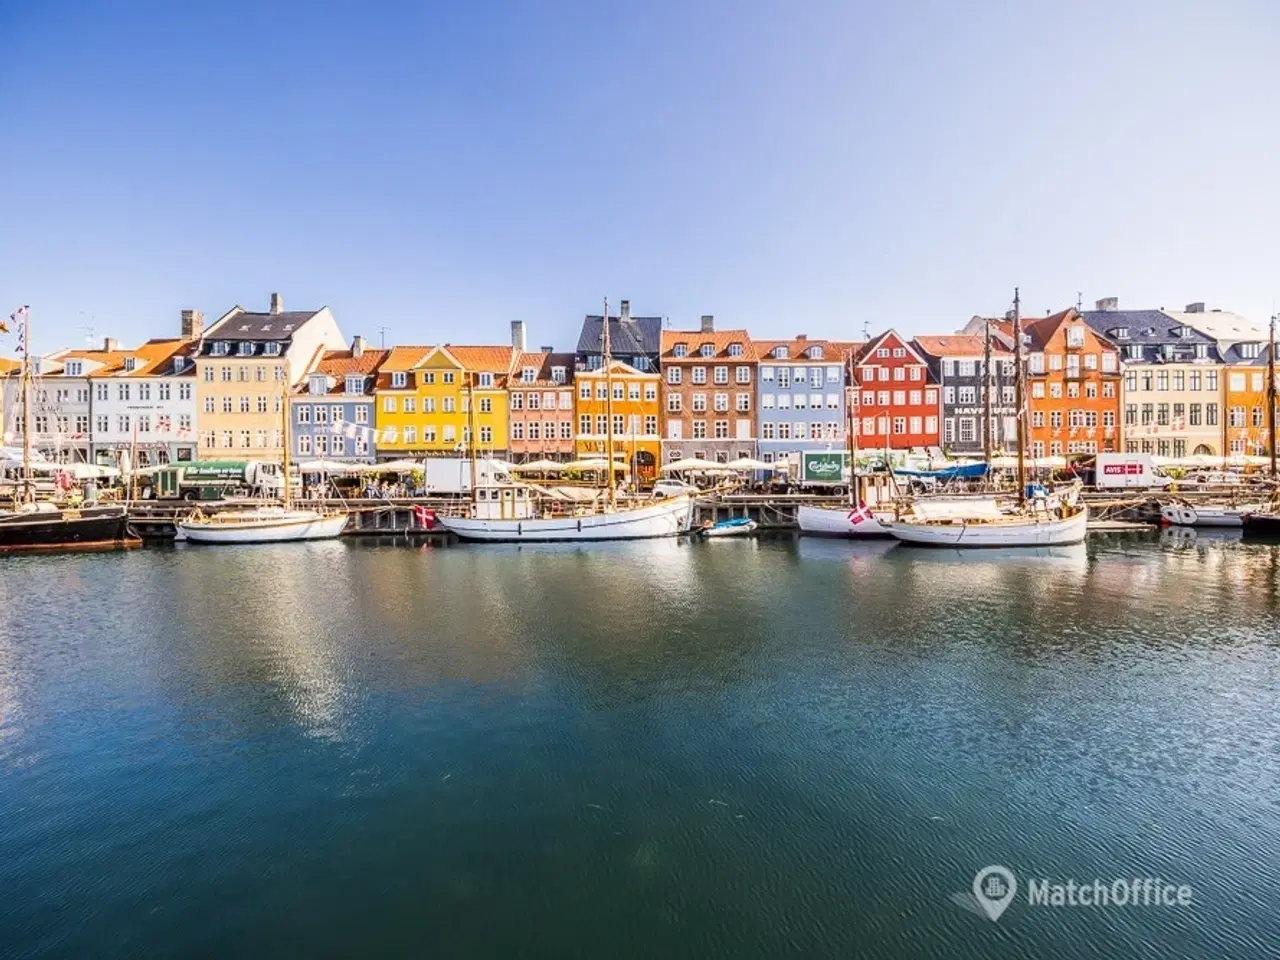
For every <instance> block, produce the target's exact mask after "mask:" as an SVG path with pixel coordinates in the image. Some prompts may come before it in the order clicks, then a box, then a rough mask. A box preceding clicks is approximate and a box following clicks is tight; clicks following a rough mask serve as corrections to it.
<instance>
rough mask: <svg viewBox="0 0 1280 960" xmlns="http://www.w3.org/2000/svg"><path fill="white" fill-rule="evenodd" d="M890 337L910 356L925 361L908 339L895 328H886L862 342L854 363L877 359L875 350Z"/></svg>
mask: <svg viewBox="0 0 1280 960" xmlns="http://www.w3.org/2000/svg"><path fill="white" fill-rule="evenodd" d="M890 337H892V338H893V339H894V340H897V341H898V343H900V344H902V346H903V348H904V349H905V350H906V351H907V352H908V353H910V354H911V356H913V357H915V359H916V360H918V361H919V362H920V363H924V362H925V359H924V357H922V356H921V355H920V351H918V350H917V349H916V348H915V347H914V346H912V344H911V341H910V340H908V339H907V338H906V337H904V336H902V335H901V334H900V333H898V331H897V330H894V329H892V328H890V329H888V330H886V331H885V332H884V333H882V334H880V335H879V336H878V337H872V338H871V339H870V340H868V341H867V342H866V343H864V344H863V345H862V350H861V351H860V352H859V354H858V356H856V357H854V358H853V362H854V364H855V365H858V366H861V365H862V364H864V363H867V362H868V361H872V360H877V359H878V358H877V357H876V355H875V353H876V351H877V350H879V349H880V346H881V344H883V343H884V342H885V341H886V340H888V339H889V338H890ZM877 366H878V364H877Z"/></svg>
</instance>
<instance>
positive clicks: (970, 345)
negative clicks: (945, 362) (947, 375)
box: [915, 333, 1009, 357]
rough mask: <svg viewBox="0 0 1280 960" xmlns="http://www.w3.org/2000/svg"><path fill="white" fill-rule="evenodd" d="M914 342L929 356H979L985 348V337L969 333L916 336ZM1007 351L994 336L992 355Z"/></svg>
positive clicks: (1003, 353)
mask: <svg viewBox="0 0 1280 960" xmlns="http://www.w3.org/2000/svg"><path fill="white" fill-rule="evenodd" d="M915 344H916V346H917V347H918V348H919V350H920V351H921V352H922V353H927V354H928V355H929V356H931V357H981V356H982V355H983V351H984V350H985V349H986V343H985V338H983V337H977V336H970V335H969V334H963V333H958V334H951V335H949V336H945V337H916V338H915ZM1008 352H1009V351H1008V350H1006V349H1005V347H1004V344H1002V343H1000V342H999V341H998V340H996V339H995V338H994V337H993V338H992V340H991V353H992V355H993V356H994V355H996V354H999V355H1001V356H1004V355H1005V354H1007V353H1008Z"/></svg>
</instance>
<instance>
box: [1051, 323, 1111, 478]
mask: <svg viewBox="0 0 1280 960" xmlns="http://www.w3.org/2000/svg"><path fill="white" fill-rule="evenodd" d="M1072 330H1080V331H1083V333H1081V334H1077V335H1076V336H1078V337H1079V338H1080V339H1079V340H1078V341H1076V342H1079V343H1080V344H1081V345H1080V346H1073V345H1069V342H1070V337H1071V333H1070V331H1072ZM1030 350H1031V353H1030V356H1029V357H1028V360H1027V384H1028V387H1027V389H1028V393H1029V399H1028V412H1029V414H1030V419H1031V428H1030V431H1029V437H1028V439H1029V440H1030V451H1029V452H1030V454H1031V455H1032V456H1046V455H1049V456H1056V455H1066V454H1068V453H1073V452H1075V453H1088V452H1107V451H1118V450H1123V449H1124V447H1123V446H1122V445H1121V428H1120V380H1121V376H1120V364H1119V354H1118V352H1117V350H1116V348H1115V347H1113V346H1111V345H1110V344H1109V343H1107V342H1106V341H1104V340H1103V339H1102V338H1100V337H1099V336H1098V335H1097V334H1095V333H1094V332H1093V330H1092V329H1091V328H1090V327H1089V325H1088V324H1087V323H1085V322H1084V321H1083V320H1081V319H1078V318H1077V319H1071V318H1068V319H1066V320H1064V321H1063V322H1062V323H1061V324H1059V325H1058V327H1057V329H1056V330H1055V331H1054V332H1053V334H1052V335H1051V336H1050V337H1049V338H1048V340H1047V341H1045V342H1044V343H1043V344H1036V345H1034V346H1032V347H1031V348H1030ZM1037 357H1040V358H1041V360H1042V362H1041V361H1038V360H1037ZM1073 358H1074V359H1073ZM1090 358H1092V361H1091V360H1090ZM1090 363H1092V364H1093V365H1092V366H1090ZM1073 394H1075V395H1074V396H1073ZM1073 411H1074V413H1075V418H1074V419H1075V425H1073Z"/></svg>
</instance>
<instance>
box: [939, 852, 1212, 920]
mask: <svg viewBox="0 0 1280 960" xmlns="http://www.w3.org/2000/svg"><path fill="white" fill-rule="evenodd" d="M972 891H973V892H972V895H970V893H969V892H968V891H966V892H964V893H956V894H952V896H951V899H952V900H953V901H954V902H955V903H957V904H959V905H960V906H962V907H964V908H965V909H966V910H971V911H973V912H974V913H981V914H982V915H984V916H985V917H986V918H987V919H988V920H992V921H995V920H999V919H1000V916H1001V914H1003V913H1004V912H1005V910H1007V909H1008V908H1009V905H1010V904H1011V903H1013V899H1014V897H1016V896H1017V894H1018V880H1017V878H1016V877H1015V876H1014V875H1013V871H1012V870H1010V869H1009V868H1008V867H1004V866H1001V865H1000V864H992V865H991V866H989V867H983V868H982V869H981V870H979V871H978V872H977V874H975V875H974V878H973V887H972ZM1026 900H1027V906H1030V907H1187V906H1190V905H1191V903H1192V890H1191V888H1190V887H1189V886H1187V885H1186V884H1172V883H1167V882H1165V881H1164V880H1162V879H1161V878H1159V877H1134V878H1128V877H1121V878H1119V879H1116V880H1110V881H1107V880H1097V879H1094V880H1088V881H1079V880H1067V881H1066V882H1065V883H1057V882H1055V881H1052V880H1048V879H1046V878H1044V877H1033V878H1032V879H1030V880H1028V881H1027V897H1026Z"/></svg>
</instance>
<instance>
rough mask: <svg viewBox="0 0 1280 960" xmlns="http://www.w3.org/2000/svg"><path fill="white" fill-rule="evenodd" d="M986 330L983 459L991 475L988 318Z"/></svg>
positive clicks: (990, 383) (983, 385) (988, 319)
mask: <svg viewBox="0 0 1280 960" xmlns="http://www.w3.org/2000/svg"><path fill="white" fill-rule="evenodd" d="M984 326H985V329H984V338H985V342H984V343H983V344H982V394H983V400H982V457H983V459H984V460H986V461H987V474H988V475H990V473H991V449H992V438H991V390H992V380H991V318H990V317H988V318H987V320H986V322H985V324H984Z"/></svg>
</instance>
